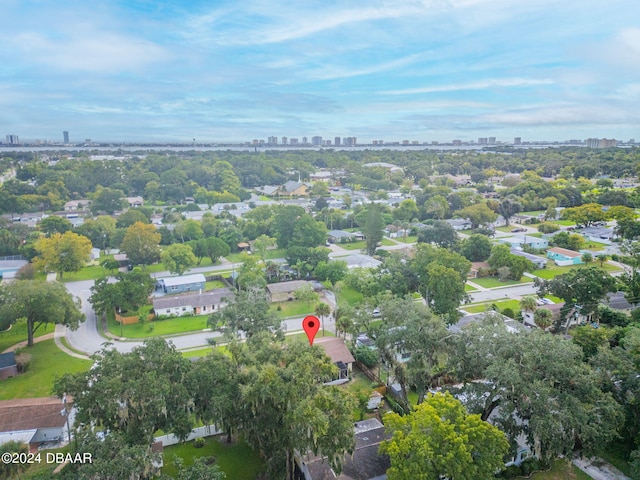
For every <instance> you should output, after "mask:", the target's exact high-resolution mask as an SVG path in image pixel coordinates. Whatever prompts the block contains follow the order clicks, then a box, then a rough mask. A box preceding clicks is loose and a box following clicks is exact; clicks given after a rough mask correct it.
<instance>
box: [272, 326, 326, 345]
mask: <svg viewBox="0 0 640 480" xmlns="http://www.w3.org/2000/svg"><path fill="white" fill-rule="evenodd" d="M322 337H335V335H334V334H333V333H331V332H329V331H327V330H325V332H324V334H323V333H322V327H320V330H318V333H317V334H316V336H315V337H314V338H322ZM300 341H302V342H304V343H309V338H308V337H307V334H306V333H304V332H303V333H294V334H293V335H285V337H284V342H285V343H294V342H300Z"/></svg>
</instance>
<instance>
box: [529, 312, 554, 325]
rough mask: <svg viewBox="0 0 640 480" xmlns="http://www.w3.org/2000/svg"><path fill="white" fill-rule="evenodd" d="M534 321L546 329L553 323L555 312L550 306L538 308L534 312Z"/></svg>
mask: <svg viewBox="0 0 640 480" xmlns="http://www.w3.org/2000/svg"><path fill="white" fill-rule="evenodd" d="M533 322H534V323H535V324H536V325H537V326H538V328H541V329H542V330H546V329H547V328H549V327H550V326H551V325H553V312H552V311H551V310H549V309H548V308H538V309H537V310H536V311H535V312H533Z"/></svg>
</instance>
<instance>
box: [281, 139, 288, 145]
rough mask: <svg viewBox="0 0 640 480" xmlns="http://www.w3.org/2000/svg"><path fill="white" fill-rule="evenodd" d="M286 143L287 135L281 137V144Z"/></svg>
mask: <svg viewBox="0 0 640 480" xmlns="http://www.w3.org/2000/svg"><path fill="white" fill-rule="evenodd" d="M286 144H287V137H282V145H286Z"/></svg>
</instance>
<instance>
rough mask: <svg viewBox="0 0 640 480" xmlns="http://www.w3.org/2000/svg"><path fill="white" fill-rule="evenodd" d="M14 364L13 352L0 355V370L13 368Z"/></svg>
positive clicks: (14, 355) (14, 356)
mask: <svg viewBox="0 0 640 480" xmlns="http://www.w3.org/2000/svg"><path fill="white" fill-rule="evenodd" d="M15 364H16V354H15V353H14V352H7V353H0V368H7V367H13V366H14V365H15Z"/></svg>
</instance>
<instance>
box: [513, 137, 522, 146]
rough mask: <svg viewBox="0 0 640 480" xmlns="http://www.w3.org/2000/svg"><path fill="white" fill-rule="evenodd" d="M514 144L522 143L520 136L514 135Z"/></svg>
mask: <svg viewBox="0 0 640 480" xmlns="http://www.w3.org/2000/svg"><path fill="white" fill-rule="evenodd" d="M513 144H514V145H522V137H514V138H513Z"/></svg>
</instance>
